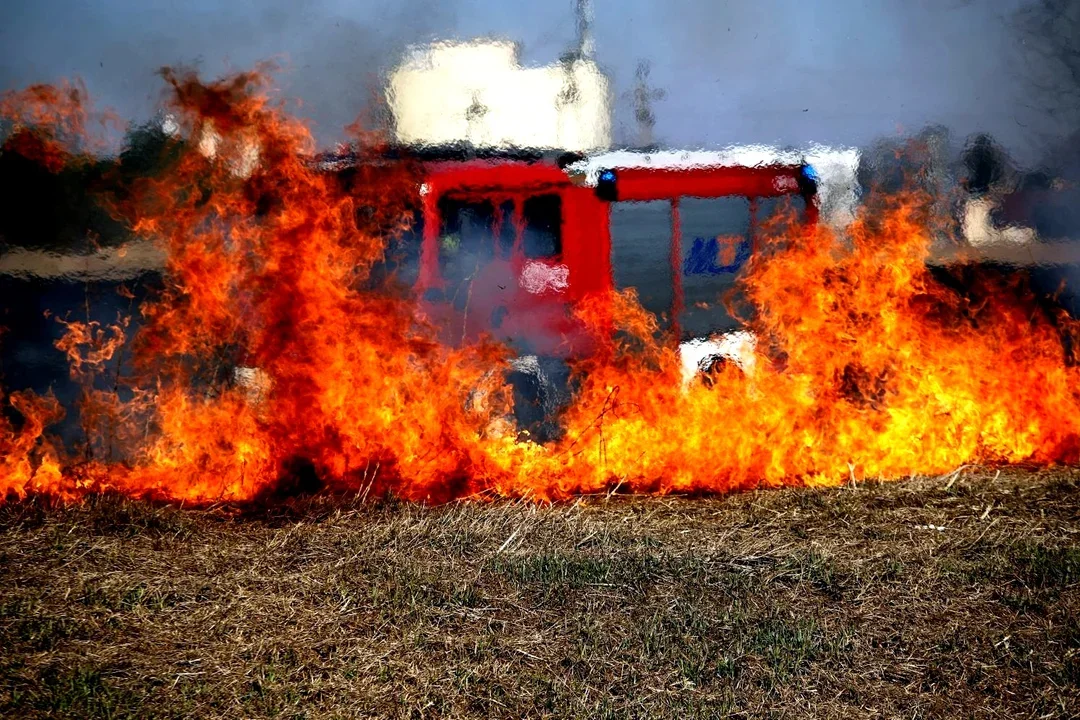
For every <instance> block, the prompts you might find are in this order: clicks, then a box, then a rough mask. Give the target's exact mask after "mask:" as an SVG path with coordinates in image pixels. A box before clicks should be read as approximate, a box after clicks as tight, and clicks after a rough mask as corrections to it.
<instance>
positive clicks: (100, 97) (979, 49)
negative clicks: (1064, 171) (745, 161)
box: [0, 0, 1037, 155]
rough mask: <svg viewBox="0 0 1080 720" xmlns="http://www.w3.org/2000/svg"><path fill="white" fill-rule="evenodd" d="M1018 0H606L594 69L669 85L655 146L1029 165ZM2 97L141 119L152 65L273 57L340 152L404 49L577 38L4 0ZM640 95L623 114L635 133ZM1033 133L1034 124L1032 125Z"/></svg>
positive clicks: (359, 5) (437, 3)
mask: <svg viewBox="0 0 1080 720" xmlns="http://www.w3.org/2000/svg"><path fill="white" fill-rule="evenodd" d="M1020 2H1021V0H998V1H991V0H983V1H981V2H980V1H978V0H878V1H877V2H858V1H856V0H828V1H826V0H819V1H818V2H811V1H810V0H801V1H800V0H759V1H757V2H749V1H747V2H741V1H738V0H730V1H728V2H724V1H723V0H663V1H661V2H653V1H646V0H594V6H595V36H596V47H597V60H598V61H599V62H600V63H601V64H602V65H603V66H604V67H605V68H606V69H607V70H608V71H609V72H610V73H611V75H612V77H613V79H614V81H615V83H616V89H617V91H618V92H619V93H620V94H621V93H624V92H626V91H627V90H629V88H630V86H631V83H632V82H633V75H634V69H635V67H636V65H637V62H638V61H639V60H641V59H647V60H649V61H650V62H651V63H652V82H653V84H654V85H656V86H658V87H662V88H664V89H665V90H666V92H667V95H666V98H665V99H664V100H663V101H661V102H658V103H657V104H656V106H655V112H656V115H657V125H656V135H657V138H658V139H659V140H660V141H661V142H663V143H665V144H667V145H671V146H676V147H700V146H707V147H708V146H720V145H725V144H728V143H733V142H779V143H783V144H788V143H792V144H800V143H804V142H809V141H820V142H826V143H842V144H862V143H866V142H868V141H870V140H872V139H873V138H875V137H878V136H882V135H896V134H898V133H900V132H904V131H914V130H918V129H919V128H920V127H922V126H923V125H925V124H926V123H930V122H936V123H943V124H945V125H947V126H949V127H950V128H951V129H952V130H953V132H954V134H955V135H956V136H957V137H958V138H962V137H963V136H965V135H967V134H968V133H970V132H973V131H975V130H988V131H990V132H992V133H994V134H995V135H997V136H999V137H1000V138H1001V139H1002V140H1004V141H1005V142H1006V143H1007V144H1008V145H1010V146H1011V147H1012V148H1013V149H1014V150H1015V151H1016V152H1018V153H1019V154H1021V155H1023V154H1024V153H1025V152H1026V151H1027V150H1029V149H1030V147H1031V143H1030V142H1029V138H1030V136H1031V133H1030V130H1029V129H1028V128H1030V127H1031V125H1032V123H1033V122H1036V121H1037V115H1035V114H1034V113H1035V111H1034V110H1032V109H1029V108H1027V107H1025V103H1026V96H1025V94H1024V89H1023V87H1024V86H1023V72H1022V68H1021V66H1020V65H1019V64H1018V60H1017V56H1016V53H1015V49H1014V40H1013V38H1012V36H1011V34H1010V28H1009V17H1010V15H1011V14H1012V12H1013V10H1014V9H1015V8H1016V7H1017V6H1018V5H1019V4H1020ZM3 17H4V21H3V22H2V23H0V89H10V88H14V87H20V86H23V85H26V84H28V83H31V82H40V81H53V80H57V79H60V78H64V77H71V76H75V75H77V76H80V77H82V78H83V79H84V80H85V81H86V83H87V85H88V87H89V88H90V90H91V92H92V93H93V95H94V97H95V99H96V100H97V102H98V103H99V104H100V105H104V106H109V107H112V108H115V109H116V110H117V111H119V112H120V113H121V115H123V116H124V117H127V118H133V119H139V118H145V117H147V116H148V115H149V114H150V113H151V112H152V109H153V106H154V103H155V101H156V99H157V98H158V97H159V94H160V90H161V82H160V80H159V79H158V78H157V77H156V76H155V75H154V70H155V69H156V68H158V67H160V66H162V65H165V64H176V63H192V62H197V63H199V66H200V67H201V68H202V69H203V71H204V72H205V73H206V74H208V75H217V74H220V73H222V72H225V71H226V70H227V69H229V68H234V69H239V68H245V67H248V66H250V65H251V64H252V63H254V62H255V61H257V60H261V59H266V58H271V57H278V58H281V59H284V60H285V61H286V62H287V64H288V69H287V70H286V71H285V72H284V73H283V74H282V75H281V76H280V80H279V82H280V86H281V90H282V93H283V94H284V95H286V96H288V97H294V98H298V99H300V100H301V101H302V102H303V110H302V113H303V114H304V115H306V116H307V117H309V118H310V119H311V120H312V121H313V123H314V124H315V128H316V134H317V137H318V138H319V139H320V140H321V141H323V142H332V141H334V140H336V139H339V138H340V137H342V133H341V130H340V129H341V128H342V127H343V126H344V125H346V124H348V123H349V122H351V121H352V120H353V118H354V117H355V116H356V115H357V113H358V112H359V111H360V110H361V109H362V107H363V105H364V103H365V102H366V99H367V98H368V96H369V93H370V88H371V87H373V85H374V84H375V83H377V77H378V74H379V72H381V71H382V70H385V68H386V67H387V66H388V65H389V64H391V63H392V62H393V60H394V58H395V57H396V56H397V55H398V54H399V53H400V51H401V50H402V48H404V46H405V45H407V44H409V43H417V42H424V41H428V40H432V39H443V38H471V37H475V36H484V35H487V36H496V37H505V38H510V39H513V40H516V41H518V42H520V43H521V44H522V50H523V60H524V61H525V62H527V63H545V62H550V61H552V60H554V59H555V58H557V57H558V55H559V54H560V53H561V52H562V51H563V50H564V49H565V48H566V47H567V46H568V45H569V44H570V43H571V42H572V40H573V36H574V20H573V2H572V0H541V1H531V2H515V1H511V0H475V1H472V2H466V1H465V0H461V1H454V0H396V1H395V0H267V1H265V2H257V1H256V0H231V1H227V2H225V1H223V2H211V1H210V0H187V1H186V2H179V1H173V2H165V1H163V0H98V1H97V2H91V1H90V0H83V1H82V2H75V1H74V0H37V1H36V2H30V1H28V0H8V1H7V2H6V3H5V11H4V14H3ZM629 118H630V114H629V103H628V102H627V101H625V100H622V101H620V106H619V109H618V114H617V122H619V121H621V122H623V123H624V124H626V125H627V126H628V130H630V131H631V133H632V123H630V122H629ZM1025 126H1027V128H1025Z"/></svg>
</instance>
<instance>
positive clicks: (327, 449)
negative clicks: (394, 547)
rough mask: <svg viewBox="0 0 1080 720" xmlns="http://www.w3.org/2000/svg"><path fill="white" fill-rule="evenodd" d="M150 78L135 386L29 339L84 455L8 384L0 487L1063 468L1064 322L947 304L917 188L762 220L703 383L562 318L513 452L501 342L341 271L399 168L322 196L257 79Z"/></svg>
mask: <svg viewBox="0 0 1080 720" xmlns="http://www.w3.org/2000/svg"><path fill="white" fill-rule="evenodd" d="M164 75H165V78H166V80H167V82H168V83H169V84H170V86H171V87H172V100H171V110H172V111H173V112H174V114H175V117H176V118H177V122H178V124H179V126H180V127H181V129H182V136H183V137H184V138H186V139H187V140H188V142H187V143H186V144H184V145H183V147H182V152H181V153H180V155H179V159H178V160H177V161H176V162H175V163H174V164H173V165H172V166H171V167H170V169H169V171H168V172H167V173H166V174H164V175H162V176H159V177H155V178H151V179H148V180H146V181H145V182H142V183H141V184H138V185H137V186H136V187H134V188H133V189H131V190H130V193H129V196H128V197H126V199H125V201H124V203H123V205H122V209H123V211H124V212H125V213H126V214H127V215H128V216H130V217H131V218H132V219H133V223H132V224H133V226H134V228H135V230H136V231H137V232H139V233H141V234H144V235H146V236H148V237H153V238H156V239H157V241H158V242H160V243H162V244H163V246H164V247H165V249H166V250H167V255H168V266H167V270H166V278H167V281H166V287H165V289H164V291H163V292H162V293H161V295H160V296H159V297H157V298H156V299H154V300H153V301H150V302H148V303H146V304H144V306H143V307H142V308H141V309H140V313H141V316H142V319H143V321H144V324H143V326H142V327H141V329H139V330H138V332H137V333H136V335H135V337H134V338H133V341H132V342H131V344H130V347H131V350H130V351H131V352H132V353H133V360H134V366H135V368H136V372H135V375H134V377H121V376H120V374H119V372H114V373H113V374H112V375H111V376H110V378H109V381H108V382H105V383H104V384H103V383H102V382H101V378H102V374H101V371H102V370H104V368H106V366H108V365H109V363H114V364H115V363H117V358H118V357H119V353H120V352H121V351H122V348H124V347H126V345H125V342H126V332H125V331H126V324H125V323H122V322H121V323H117V324H115V325H114V326H112V327H109V328H101V327H100V326H97V325H93V324H87V323H77V322H69V323H66V325H67V333H66V335H65V337H64V338H63V339H62V340H61V341H60V342H59V343H58V345H57V347H58V348H59V350H60V351H62V352H65V353H66V354H67V356H68V358H69V360H70V361H71V363H72V368H73V370H72V371H73V373H75V374H76V376H77V377H78V378H80V379H82V380H83V381H84V382H85V385H84V387H85V389H84V393H83V399H82V401H81V403H80V416H81V418H82V420H83V424H84V426H85V427H86V428H87V434H88V438H89V442H88V445H87V448H86V454H87V456H88V457H89V460H85V461H83V462H75V461H74V460H73V459H72V458H65V457H63V456H62V455H61V454H60V453H59V452H58V450H57V449H56V446H55V444H54V443H51V442H49V441H48V440H47V439H46V438H45V436H44V430H45V428H46V427H47V426H48V425H49V424H50V423H53V422H56V421H57V420H58V419H59V418H60V416H61V414H62V410H61V408H60V407H59V404H58V403H57V402H56V400H55V398H52V397H36V396H33V395H31V394H29V393H13V394H12V395H10V396H9V397H8V398H7V404H8V405H9V406H10V409H11V410H14V411H15V412H14V414H12V413H11V412H8V413H7V414H6V415H0V493H4V494H6V495H18V496H21V495H24V494H26V493H29V492H47V493H52V494H55V495H58V496H61V497H65V498H74V497H78V496H80V495H82V494H85V493H86V492H93V491H100V490H103V489H112V490H119V491H122V492H125V493H129V494H132V495H140V496H141V495H149V496H154V497H159V498H162V499H167V500H183V501H191V502H212V501H218V500H226V501H243V500H250V499H253V498H257V497H260V496H263V495H265V494H266V493H270V492H273V491H274V490H275V488H276V487H278V485H279V484H280V483H281V482H283V479H284V480H294V481H295V480H303V479H305V478H309V479H310V478H317V479H319V480H320V481H321V482H322V483H324V484H325V485H326V486H328V487H330V488H332V489H337V490H361V489H366V488H371V489H373V490H374V491H375V492H386V491H392V492H394V493H396V494H398V495H400V496H403V497H406V498H412V499H433V500H445V499H449V498H452V497H462V496H470V495H476V494H497V495H510V496H525V497H531V498H536V499H559V498H565V497H568V496H571V495H573V494H575V493H588V492H597V491H602V490H606V489H610V488H613V487H624V488H626V489H627V490H631V491H639V492H724V491H729V490H733V489H740V488H748V487H752V486H755V485H758V484H762V483H763V484H767V485H779V484H796V483H798V484H839V483H843V482H846V481H847V480H849V479H853V478H864V477H881V478H898V477H902V476H906V475H908V474H911V473H916V472H919V473H927V472H940V471H944V470H949V469H952V468H955V467H957V466H959V465H962V464H965V463H1018V462H1033V463H1041V464H1051V463H1075V462H1077V460H1078V459H1080V458H1078V454H1080V397H1078V395H1077V392H1076V390H1074V388H1076V387H1078V383H1077V380H1078V378H1077V370H1076V368H1075V366H1074V365H1073V363H1072V358H1071V357H1069V356H1068V354H1067V353H1066V350H1065V348H1067V347H1072V346H1073V345H1072V343H1073V338H1075V337H1076V331H1077V324H1076V321H1075V320H1073V319H1072V318H1070V317H1068V316H1067V315H1065V314H1064V313H1061V312H1057V311H1051V310H1047V309H1044V308H1043V307H1042V306H1041V305H1040V303H1039V302H1037V299H1036V297H1035V295H1034V294H1033V293H1032V292H1030V291H1029V290H1028V289H1026V288H1025V287H1024V286H1023V284H1022V283H1021V281H1019V280H1017V279H1010V278H1004V277H995V276H993V275H991V274H988V273H982V274H979V273H975V274H974V275H973V276H972V277H971V278H967V279H966V282H965V283H963V287H964V290H963V291H958V290H954V289H952V288H951V287H949V286H947V285H945V284H943V283H942V282H940V281H939V280H937V279H935V277H933V276H932V274H931V273H930V271H929V270H928V269H927V265H926V259H927V255H928V249H929V245H930V232H929V230H928V229H927V220H926V218H925V216H924V213H922V212H921V208H922V206H923V203H921V201H920V198H917V197H905V198H898V199H897V200H896V202H895V203H894V204H893V206H891V207H888V208H885V209H883V210H881V211H875V212H874V213H872V214H866V215H864V216H863V217H861V218H859V219H858V220H857V221H856V222H855V224H854V225H853V226H852V227H851V228H850V229H849V231H848V232H847V234H846V235H845V236H844V237H839V236H837V235H836V234H834V233H833V232H832V231H831V230H829V229H828V228H826V227H817V228H815V229H812V230H807V229H804V228H802V227H799V226H797V225H795V224H794V223H786V224H785V223H783V222H776V223H773V224H772V225H771V226H770V227H768V228H766V233H765V234H766V241H765V246H764V247H763V248H762V251H761V252H760V253H759V254H758V255H757V256H756V257H755V259H754V260H753V261H752V262H751V265H750V266H749V268H748V269H747V271H746V273H745V275H744V277H743V279H742V281H741V286H742V290H743V292H744V295H745V297H746V300H747V302H748V304H749V306H750V309H752V311H753V312H752V314H753V318H754V319H753V320H751V321H750V323H749V325H750V328H751V329H752V330H753V331H754V332H755V334H756V335H757V337H758V338H759V341H758V343H757V345H756V347H755V349H754V351H753V352H754V353H755V358H754V363H752V367H750V366H748V368H747V369H746V370H743V369H741V368H740V367H737V366H735V365H728V366H724V367H722V368H720V369H719V370H718V371H717V372H715V373H714V374H713V375H712V376H710V378H709V382H707V383H706V382H701V381H695V382H694V383H692V384H690V386H689V387H685V386H684V384H683V382H682V377H681V373H680V363H679V358H678V354H677V352H676V350H675V349H673V348H672V347H670V346H668V345H666V344H664V343H662V342H659V341H657V340H655V339H654V337H655V335H656V333H655V330H656V320H655V318H653V317H652V316H650V315H649V314H648V313H646V312H645V311H643V310H642V309H641V308H640V306H639V305H638V304H637V302H636V300H635V297H634V295H633V293H632V292H627V293H617V294H615V295H613V296H612V297H594V298H590V299H588V300H586V301H585V302H583V303H582V304H581V305H580V306H579V307H578V308H577V312H578V313H579V315H580V317H581V319H582V321H583V322H584V323H585V324H586V325H587V326H589V327H592V328H593V329H595V330H596V334H597V337H598V338H600V340H601V342H600V343H599V348H598V350H597V352H596V353H595V354H594V355H592V356H590V357H589V358H587V359H585V360H582V361H580V362H579V363H578V364H577V366H576V367H575V372H576V373H577V376H578V378H579V379H580V381H581V385H580V389H579V391H578V393H577V396H576V397H575V401H574V403H573V405H572V407H571V408H570V410H569V411H568V413H567V414H566V416H565V418H564V425H565V429H566V434H565V438H564V439H563V440H561V441H559V442H556V443H552V444H550V445H545V446H540V445H536V444H532V443H523V442H518V441H517V439H516V438H515V437H514V435H513V434H512V433H508V432H506V431H505V427H504V423H503V421H502V418H503V417H505V415H506V413H507V412H508V410H509V408H510V403H511V395H510V393H509V392H508V388H507V387H506V386H505V385H504V381H503V380H502V373H501V372H500V370H501V369H503V368H504V367H505V365H504V363H505V361H506V359H507V358H508V356H509V353H508V351H507V350H505V349H504V348H502V347H499V346H497V345H495V344H492V343H480V344H476V345H469V346H466V347H461V348H452V347H448V346H446V345H444V344H442V343H440V342H439V341H438V333H437V332H436V329H435V328H433V327H430V326H429V325H428V324H427V323H426V322H425V321H424V320H423V318H422V316H421V314H420V313H419V312H418V309H417V306H416V305H415V302H414V301H413V300H412V299H411V298H410V297H409V295H408V294H407V293H406V292H403V291H400V290H398V289H395V288H394V287H392V286H382V287H379V288H378V289H374V290H373V289H368V288H367V285H366V284H365V283H366V281H367V280H369V276H370V271H371V269H372V267H373V265H374V264H375V263H376V262H377V261H378V260H379V259H380V258H381V257H382V254H383V252H384V250H385V242H386V231H387V229H388V228H397V227H401V226H403V225H404V224H405V223H406V222H407V218H408V217H409V211H410V208H409V207H408V201H407V198H408V197H409V194H410V193H411V192H412V191H413V189H414V188H415V182H416V179H415V177H414V176H413V175H412V174H411V169H410V168H409V167H408V165H407V164H398V165H394V166H387V167H382V168H380V166H378V165H377V164H371V165H370V166H368V167H365V169H364V170H363V171H362V173H363V174H362V176H361V177H360V178H358V179H357V180H356V181H355V182H354V183H353V184H352V185H351V186H349V187H344V186H342V184H341V182H340V181H339V180H338V179H337V178H334V177H332V176H330V175H328V174H323V173H319V172H317V171H314V170H313V169H311V168H310V167H308V166H307V165H306V164H305V163H304V162H303V161H302V159H301V158H302V157H303V155H304V154H305V153H307V152H309V151H310V150H311V148H312V146H313V143H312V141H311V137H310V135H309V133H308V131H307V129H306V128H305V127H304V126H303V125H302V124H301V123H299V122H298V121H296V120H295V119H293V118H291V117H289V116H288V115H287V114H285V113H284V111H283V110H282V109H281V108H280V107H277V106H274V105H272V104H270V103H269V102H268V101H267V100H266V99H265V95H264V91H265V89H266V76H265V75H264V74H261V73H257V72H255V73H247V74H241V75H238V76H236V77H234V78H230V79H227V80H224V81H220V82H217V83H211V84H204V83H202V82H200V81H199V80H198V79H197V78H196V77H195V76H194V75H192V74H190V73H184V72H177V71H169V70H167V71H165V73H164ZM23 100H25V97H24V98H23ZM42 102H44V103H45V104H46V105H47V104H48V102H49V100H48V99H47V98H46V99H44V100H42ZM612 324H614V326H616V327H617V328H618V329H619V332H618V333H617V334H615V335H612V334H610V333H606V332H604V329H605V328H609V327H611V326H612ZM236 367H246V368H252V369H257V371H256V370H252V371H251V372H252V373H257V377H258V378H259V383H258V385H259V387H258V388H257V390H258V391H257V392H253V391H252V387H251V383H248V385H247V386H244V385H243V384H238V383H236V382H234V380H233V377H232V375H230V372H229V370H231V369H232V368H236ZM255 376H256V375H254V374H253V375H252V377H255ZM12 418H14V419H12Z"/></svg>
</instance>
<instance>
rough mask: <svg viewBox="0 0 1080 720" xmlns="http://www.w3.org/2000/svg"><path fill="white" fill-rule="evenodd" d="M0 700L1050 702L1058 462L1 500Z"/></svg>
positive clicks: (675, 704)
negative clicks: (784, 475) (531, 491)
mask: <svg viewBox="0 0 1080 720" xmlns="http://www.w3.org/2000/svg"><path fill="white" fill-rule="evenodd" d="M0 647H2V648H3V649H4V650H3V653H2V654H0V715H5V716H12V717H46V716H48V717H73V718H74V717H80V718H82V717H103V718H104V717H110V718H123V717H132V718H135V717H138V718H146V717H288V718H294V717H306V718H316V717H340V718H353V717H571V718H572V717H580V718H598V717H609V718H618V717H640V718H664V717H672V718H675V717H678V718H683V717H724V716H727V715H729V714H737V715H738V716H741V717H770V718H785V717H791V718H801V717H826V718H828V717H867V716H880V717H905V718H912V717H987V718H990V717H1002V718H1005V717H1008V718H1022V717H1032V718H1035V717H1069V716H1071V714H1072V713H1075V712H1076V709H1077V708H1080V473H1077V472H1075V471H1071V470H1059V471H1052V472H1049V471H1042V472H1028V471H1018V470H1009V471H1004V472H1001V473H997V472H996V471H984V470H965V471H963V472H960V473H958V474H956V475H952V476H949V477H945V478H918V479H914V480H912V481H910V482H904V483H897V484H860V485H859V486H858V487H857V488H853V487H848V488H840V489H827V490H813V489H791V490H773V491H761V492H754V493H747V494H742V495H736V496H731V497H726V498H711V499H710V498H697V499H693V500H690V499H679V498H627V497H610V498H608V497H595V498H583V499H581V500H579V501H577V502H574V503H571V504H566V505H561V506H555V507H540V506H535V505H529V504H521V503H506V502H500V503H491V504H479V503H465V504H454V505H447V506H443V507H438V508H422V507H418V506H414V505H407V504H401V503H390V502H383V503H357V504H352V505H349V504H342V503H341V501H340V500H338V501H331V500H328V499H326V498H312V499H308V500H301V501H297V502H294V503H293V504H292V505H290V507H289V512H288V513H287V514H285V515H283V516H278V515H273V516H271V515H269V514H268V515H267V516H266V517H261V518H260V517H253V516H252V515H250V514H247V515H245V516H240V515H238V514H236V513H234V512H232V511H231V510H229V509H227V508H216V509H215V508H211V509H202V510H183V509H176V508H169V507H154V506H151V505H148V504H145V503H138V502H132V501H128V500H124V499H121V498H115V497H101V498H96V499H93V500H90V501H88V502H86V503H84V504H82V505H78V506H72V507H48V506H46V505H45V504H44V503H42V502H41V501H40V500H28V501H23V502H18V503H13V504H8V505H6V506H4V507H2V508H0Z"/></svg>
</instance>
